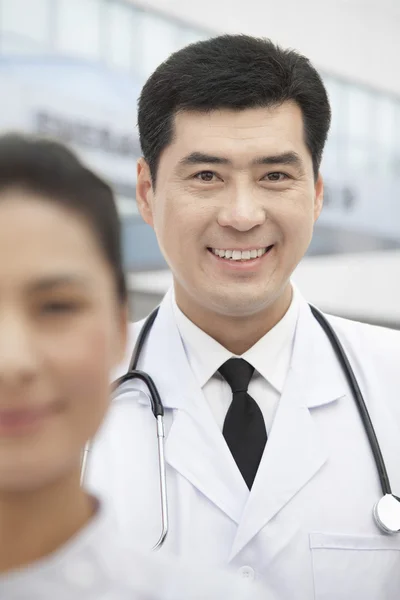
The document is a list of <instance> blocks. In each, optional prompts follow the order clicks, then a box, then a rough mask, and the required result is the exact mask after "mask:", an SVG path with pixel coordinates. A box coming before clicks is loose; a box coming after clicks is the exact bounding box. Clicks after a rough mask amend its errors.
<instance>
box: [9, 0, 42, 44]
mask: <svg viewBox="0 0 400 600" xmlns="http://www.w3.org/2000/svg"><path fill="white" fill-rule="evenodd" d="M49 1H51V0H1V2H0V30H1V36H0V40H1V50H2V52H3V53H10V54H14V53H32V52H40V53H44V52H46V51H47V50H48V46H49V41H50V23H49V20H50V5H49Z"/></svg>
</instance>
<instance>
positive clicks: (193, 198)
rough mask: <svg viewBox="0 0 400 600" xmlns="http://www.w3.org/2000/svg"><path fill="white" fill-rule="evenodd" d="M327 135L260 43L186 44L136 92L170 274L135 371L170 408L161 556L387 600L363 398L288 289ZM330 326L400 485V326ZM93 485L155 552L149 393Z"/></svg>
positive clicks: (126, 407)
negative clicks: (171, 281) (361, 407)
mask: <svg viewBox="0 0 400 600" xmlns="http://www.w3.org/2000/svg"><path fill="white" fill-rule="evenodd" d="M329 124H330V107H329V102H328V98H327V94H326V91H325V88H324V85H323V83H322V81H321V78H320V76H319V75H318V73H317V72H316V70H315V69H314V68H313V66H312V65H311V64H310V62H309V61H308V60H307V59H306V58H305V57H303V56H301V55H299V54H298V53H296V52H294V51H289V50H282V49H280V48H279V47H277V46H275V45H274V44H273V43H271V42H270V41H268V40H260V39H254V38H250V37H247V36H221V37H218V38H214V39H211V40H208V41H204V42H200V43H197V44H194V45H191V46H188V47H187V48H184V49H183V50H181V51H179V52H177V53H175V54H173V55H172V56H171V57H170V58H169V59H168V60H167V61H166V62H165V63H163V64H162V65H160V67H158V69H157V70H156V71H155V72H154V73H153V75H152V76H151V77H150V78H149V80H148V81H147V83H146V84H145V86H144V88H143V90H142V93H141V97H140V101H139V132H140V141H141V146H142V151H143V157H142V158H141V159H140V161H139V163H138V178H137V201H138V206H139V210H140V212H141V214H142V216H143V219H144V220H145V221H146V223H148V224H149V225H150V226H151V227H153V228H154V230H155V232H156V235H157V238H158V241H159V245H160V248H161V250H162V252H163V254H164V256H165V259H166V261H167V262H168V264H169V266H170V268H171V271H172V274H173V279H174V286H173V290H171V291H170V292H169V293H168V294H167V296H166V298H165V299H164V301H163V303H162V305H161V307H160V309H159V312H158V314H157V316H156V318H155V321H154V324H153V326H152V329H151V330H150V333H149V335H148V337H147V341H146V343H145V344H144V347H143V351H142V353H141V356H140V360H139V368H140V369H141V370H142V371H146V372H148V373H149V374H150V375H151V377H152V378H153V380H154V382H155V384H156V386H157V387H158V390H159V392H160V396H161V399H162V401H163V404H164V407H165V418H166V424H167V426H166V443H165V445H166V460H167V484H168V501H169V502H168V505H169V514H170V524H169V532H168V536H167V539H166V542H165V544H164V546H163V549H162V552H165V553H171V554H176V555H180V556H185V557H186V558H190V559H192V560H193V561H195V562H196V563H199V562H200V563H205V564H209V565H226V567H227V568H229V569H231V570H233V571H235V572H236V573H237V576H238V577H240V578H244V579H247V580H248V581H249V585H251V582H252V581H253V580H256V579H258V580H260V581H263V582H265V583H266V584H268V585H269V586H270V588H272V589H273V591H274V592H276V595H277V597H278V598H280V599H290V600H293V599H294V598H296V600H310V599H311V598H316V599H317V600H319V599H321V600H322V599H324V600H350V599H354V598H363V600H377V599H378V598H387V599H388V600H392V599H393V600H394V599H395V598H397V597H398V590H399V588H400V575H399V573H400V537H399V536H393V537H388V536H387V535H384V534H383V533H382V531H381V530H380V529H379V528H378V526H377V524H376V523H375V521H374V519H373V507H374V505H375V504H376V502H378V501H379V499H380V498H381V496H382V490H381V487H380V481H379V477H378V471H377V469H376V465H375V462H374V459H373V455H372V453H371V449H370V445H369V442H368V438H367V436H366V432H365V430H364V428H363V425H362V421H361V420H360V416H359V412H358V411H357V407H356V404H355V399H354V395H353V393H352V390H351V389H350V387H349V385H348V379H347V378H346V376H345V374H344V373H343V370H342V368H341V365H340V363H339V362H338V360H337V358H336V354H335V353H334V351H333V350H332V345H331V342H330V340H329V339H328V337H327V336H326V333H325V332H324V331H323V329H322V328H321V326H320V323H319V322H317V320H316V319H315V318H314V314H313V312H312V311H311V309H310V307H309V305H308V304H307V302H306V301H305V300H304V299H303V298H302V297H301V295H300V294H299V292H298V291H296V290H294V289H293V287H292V285H291V281H290V278H291V275H292V272H293V270H294V269H295V267H296V266H297V265H298V263H299V262H300V260H301V259H302V257H303V256H304V254H305V252H306V250H307V248H308V246H309V244H310V241H311V238H312V235H313V228H314V224H315V222H316V220H317V219H318V216H319V214H320V212H321V209H322V204H323V181H322V176H321V174H320V163H321V158H322V153H323V148H324V145H325V141H326V138H327V134H328V130H329ZM322 318H323V317H322ZM329 322H330V323H331V325H332V326H333V328H334V330H335V331H336V333H337V336H338V337H339V339H340V340H341V342H342V344H343V345H344V347H345V351H346V353H347V355H348V357H349V360H350V363H351V365H352V366H353V368H354V370H355V375H356V377H357V379H358V381H359V382H360V383H361V385H362V389H363V393H364V396H365V401H366V404H367V406H368V409H369V411H370V414H371V416H372V420H373V424H374V428H375V432H376V434H377V436H378V439H379V441H380V443H381V447H382V448H383V450H384V460H385V463H386V467H387V469H388V471H389V473H390V478H391V483H392V488H393V490H394V493H395V492H396V490H397V493H399V491H400V471H399V469H398V456H400V410H399V403H398V390H399V389H400V376H399V369H398V367H397V364H396V359H395V358H394V357H396V356H397V357H398V356H399V351H400V340H399V334H398V333H397V332H392V331H388V330H381V329H378V328H373V327H369V326H365V325H360V324H357V323H353V322H350V321H344V320H342V319H337V318H331V317H330V318H329ZM141 325H142V324H138V325H137V326H135V327H134V328H133V334H132V340H131V348H130V351H132V348H133V343H134V340H135V339H136V337H137V335H138V333H139V331H140V329H141ZM129 359H130V354H129V356H128V357H127V361H126V364H124V365H122V366H121V374H122V373H123V372H124V371H126V369H127V366H128V364H129ZM89 481H90V483H91V485H93V486H95V487H96V488H101V489H102V490H104V491H105V492H106V493H107V494H108V495H109V496H110V498H111V500H112V502H113V504H114V507H115V513H116V516H117V519H118V522H119V524H120V526H121V527H122V529H123V530H124V531H125V532H127V533H128V535H129V536H130V537H131V538H132V539H134V540H136V541H137V543H138V544H139V545H142V546H143V547H147V548H150V547H151V545H152V544H153V543H154V542H155V541H156V539H157V535H158V533H159V529H160V527H161V524H160V508H159V507H160V498H159V487H158V464H157V442H156V439H155V424H154V419H153V416H152V413H151V410H150V409H149V397H148V393H147V391H146V389H145V387H144V386H143V385H142V382H139V381H137V380H134V381H131V382H129V383H127V384H125V386H124V387H123V388H121V389H120V392H119V401H118V402H116V403H115V405H114V410H113V412H112V413H111V416H110V419H109V421H108V422H107V424H106V426H105V428H104V430H103V432H102V435H101V436H100V437H99V439H98V441H97V444H96V445H95V446H94V451H93V454H92V461H91V470H90V476H89ZM385 489H386V488H385ZM386 491H387V490H386ZM393 502H394V503H395V505H396V500H395V499H394V498H393ZM399 528H400V523H399ZM366 551H368V552H366Z"/></svg>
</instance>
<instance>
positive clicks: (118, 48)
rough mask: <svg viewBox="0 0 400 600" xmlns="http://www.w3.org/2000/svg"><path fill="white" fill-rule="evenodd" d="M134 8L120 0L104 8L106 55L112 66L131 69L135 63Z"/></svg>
mask: <svg viewBox="0 0 400 600" xmlns="http://www.w3.org/2000/svg"><path fill="white" fill-rule="evenodd" d="M135 15H136V13H135V11H134V9H132V8H131V7H129V6H126V5H124V4H119V3H118V2H112V3H107V4H106V6H105V9H104V15H103V19H104V26H105V27H104V38H105V44H104V56H105V60H106V62H107V63H108V64H109V65H110V66H111V67H116V68H118V69H125V70H129V69H130V68H131V67H132V64H133V57H132V53H133V51H134V36H135V29H134V16H135Z"/></svg>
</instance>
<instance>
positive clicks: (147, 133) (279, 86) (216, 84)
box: [138, 35, 331, 184]
mask: <svg viewBox="0 0 400 600" xmlns="http://www.w3.org/2000/svg"><path fill="white" fill-rule="evenodd" d="M290 100H291V101H294V102H296V103H297V104H298V106H299V107H300V108H301V111H302V114H303V121H304V133H305V143H306V145H307V147H308V149H309V151H310V153H311V157H312V161H313V170H314V176H315V178H317V176H318V171H319V167H320V164H321V159H322V153H323V149H324V145H325V142H326V138H327V135H328V131H329V126H330V120H331V110H330V106H329V100H328V96H327V93H326V90H325V87H324V84H323V82H322V79H321V77H320V75H319V74H318V72H317V71H316V69H315V68H314V67H313V66H312V65H311V63H310V61H309V60H308V59H307V58H306V57H304V56H302V55H301V54H298V53H297V52H295V51H294V50H285V49H282V48H280V47H279V46H277V45H275V44H274V43H273V42H272V41H271V40H268V39H260V38H254V37H250V36H247V35H222V36H219V37H215V38H211V39H209V40H206V41H201V42H197V43H194V44H190V45H189V46H186V47H185V48H183V49H182V50H179V51H178V52H175V53H174V54H172V55H171V56H170V57H169V58H168V59H167V60H166V61H165V62H164V63H162V64H161V65H160V66H159V67H158V68H157V69H156V70H155V71H154V73H153V74H152V75H151V76H150V77H149V79H148V80H147V82H146V83H145V85H144V87H143V90H142V92H141V95H140V98H139V104H138V107H139V110H138V125H139V135H140V144H141V148H142V152H143V156H144V158H145V160H146V161H147V163H148V165H149V167H150V172H151V176H152V180H153V184H155V181H156V174H157V168H158V163H159V159H160V155H161V153H162V151H163V150H164V148H165V147H166V146H168V144H169V143H170V142H171V141H172V139H173V126H174V117H175V115H176V113H177V112H178V111H182V110H195V111H196V110H197V111H211V110H216V109H236V110H243V109H246V108H258V107H261V108H262V107H274V106H279V105H280V104H282V103H283V102H286V101H290Z"/></svg>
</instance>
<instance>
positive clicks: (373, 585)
mask: <svg viewBox="0 0 400 600" xmlns="http://www.w3.org/2000/svg"><path fill="white" fill-rule="evenodd" d="M300 304H301V306H300V313H299V320H298V326H297V331H296V338H295V344H294V351H293V358H292V363H291V367H290V370H289V374H288V377H287V382H286V385H285V389H284V392H283V394H282V397H281V400H280V403H279V407H278V410H277V413H276V416H275V420H274V423H273V426H272V430H271V432H270V435H269V439H268V442H267V446H266V450H265V452H264V456H263V458H262V461H261V464H260V467H259V471H258V474H257V477H256V480H255V482H254V485H253V488H252V490H251V493H249V491H248V489H247V488H246V485H245V483H244V481H243V479H242V477H241V475H240V473H239V471H238V469H237V467H236V464H235V462H234V460H233V458H232V456H231V454H230V452H229V450H228V447H227V445H226V443H225V441H224V438H223V436H222V433H221V431H220V430H219V429H218V427H217V425H216V423H215V421H214V419H213V417H212V414H211V411H210V408H209V406H208V405H207V402H206V401H205V399H204V397H203V394H202V391H201V389H200V388H199V386H198V384H197V383H196V380H195V378H194V376H193V374H192V371H191V369H190V366H189V364H188V361H187V358H186V355H185V351H184V348H183V345H182V342H181V339H180V335H179V332H178V330H177V327H176V324H175V321H174V317H173V312H172V304H171V297H170V294H168V295H167V297H166V298H165V299H164V301H163V303H162V305H161V308H160V312H159V315H158V317H157V319H156V321H155V323H154V326H153V330H152V332H151V334H150V336H149V339H148V343H147V344H146V346H145V350H144V353H143V359H142V360H141V362H140V368H141V369H142V370H145V371H147V372H148V373H150V374H151V376H152V377H153V379H154V381H155V383H156V385H157V386H158V389H159V391H160V395H161V398H162V400H163V403H164V406H165V408H166V423H167V439H166V458H167V469H168V471H167V474H168V492H169V510H170V533H169V536H168V538H167V541H166V543H165V546H164V547H163V549H162V550H161V552H162V553H165V554H167V553H171V554H176V555H180V556H190V557H191V558H192V559H193V561H196V562H202V563H208V564H213V565H222V564H228V565H229V567H230V568H231V569H232V570H234V571H236V572H237V574H238V576H240V577H243V578H247V579H248V580H249V581H251V580H255V581H256V580H258V581H262V582H265V584H267V585H268V586H270V587H271V588H272V589H273V591H274V592H275V593H276V595H277V597H278V598H279V599H280V600H286V599H287V600H293V599H296V600H310V599H312V598H314V599H315V600H358V599H360V600H361V599H362V600H398V598H399V597H400V534H398V535H394V536H387V535H383V534H382V533H381V532H380V531H379V529H378V528H377V526H376V525H375V523H374V521H373V517H372V509H373V506H374V504H375V503H376V501H377V500H378V499H379V498H380V497H381V489H380V484H379V478H378V474H377V470H376V466H375V463H374V460H373V457H372V454H371V450H370V448H369V445H368V441H367V438H366V434H365V432H364V429H363V426H362V422H361V420H360V417H359V414H358V412H357V408H356V405H355V402H354V399H353V397H352V395H351V393H350V390H349V387H348V384H347V382H346V380H345V377H344V375H343V372H342V371H341V369H340V365H339V364H338V361H337V359H336V357H335V355H334V352H333V350H332V348H331V345H330V343H329V341H328V339H327V337H326V335H325V333H324V332H323V330H322V329H321V327H320V326H319V325H318V323H317V322H316V321H315V319H314V317H313V316H312V314H311V312H310V310H309V307H308V305H307V303H306V302H305V301H304V300H303V299H300ZM330 320H331V323H332V324H333V326H334V328H335V330H336V332H337V333H338V335H339V337H340V339H341V341H342V343H343V345H344V347H345V350H346V352H347V354H348V356H349V359H350V361H351V363H352V366H353V368H354V370H355V373H356V376H357V378H358V381H359V384H360V386H361V388H362V391H363V393H364V395H365V400H366V403H367V406H368V410H369V413H370V415H371V418H372V421H373V423H374V427H375V431H376V434H377V436H378V439H379V442H380V445H381V449H382V452H383V455H384V458H385V462H386V467H387V470H388V473H389V476H390V479H391V484H392V491H393V493H394V494H397V495H400V332H396V331H391V330H386V329H381V328H377V327H371V326H367V325H362V324H359V323H355V322H350V321H346V320H343V319H339V318H330ZM138 329H139V327H136V328H135V331H136V332H137V331H138ZM130 346H131V347H130V351H131V350H132V347H133V339H132V341H131V345H130ZM129 358H130V357H129V356H128V357H127V361H126V364H125V365H122V366H121V374H122V372H123V371H124V369H126V367H127V364H128V362H129ZM89 464H90V474H89V483H90V486H92V487H93V489H97V490H99V489H100V490H101V491H102V493H107V495H108V497H109V498H110V500H111V502H112V503H113V506H114V509H115V513H116V515H117V518H118V520H119V524H120V526H121V529H122V531H124V532H125V533H126V534H127V535H128V536H130V537H131V538H132V539H134V540H135V541H136V542H138V543H139V544H141V546H142V547H143V548H150V547H151V546H152V545H153V544H154V542H155V541H156V539H157V538H158V534H159V529H160V508H159V486H158V472H157V468H158V467H157V443H156V437H155V422H154V417H153V415H152V413H151V410H150V409H149V407H148V397H147V395H146V392H145V391H144V387H143V385H142V384H141V383H140V382H138V381H136V382H134V383H128V384H126V385H125V387H124V388H123V389H122V390H121V392H120V395H119V399H118V400H117V401H116V402H115V404H114V406H113V409H112V410H111V412H110V415H109V418H108V419H107V421H106V423H105V424H104V427H103V429H102V431H101V433H100V435H99V437H98V440H97V442H96V444H95V447H94V450H93V453H92V457H91V459H90V463H89Z"/></svg>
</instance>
